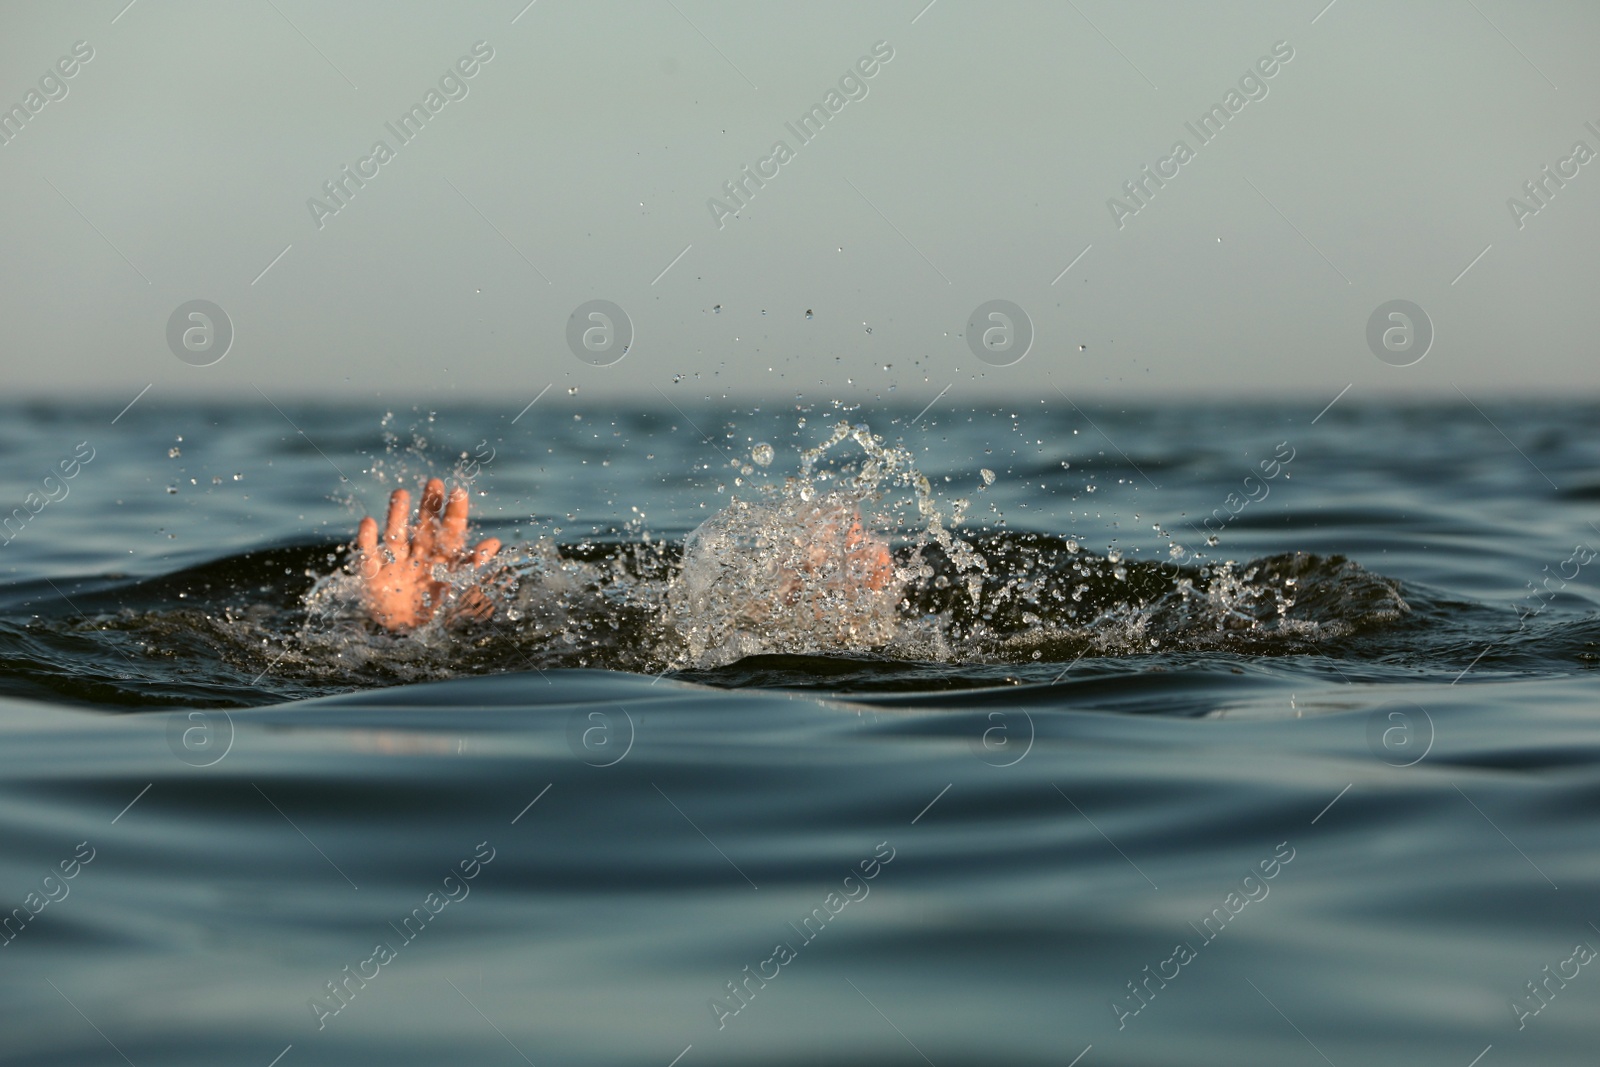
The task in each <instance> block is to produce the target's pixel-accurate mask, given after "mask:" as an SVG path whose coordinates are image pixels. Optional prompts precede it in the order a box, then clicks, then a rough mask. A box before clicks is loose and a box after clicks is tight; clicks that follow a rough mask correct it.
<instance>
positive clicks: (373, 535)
mask: <svg viewBox="0 0 1600 1067" xmlns="http://www.w3.org/2000/svg"><path fill="white" fill-rule="evenodd" d="M356 551H357V553H358V555H357V565H358V566H359V568H360V572H361V576H362V577H363V578H372V577H375V576H376V575H377V573H378V568H379V567H381V566H383V561H382V559H380V558H379V556H378V520H376V519H374V518H373V517H372V516H371V515H368V516H366V517H365V518H363V519H362V520H361V526H360V527H359V528H358V529H357V530H356Z"/></svg>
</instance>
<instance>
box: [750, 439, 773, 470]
mask: <svg viewBox="0 0 1600 1067" xmlns="http://www.w3.org/2000/svg"><path fill="white" fill-rule="evenodd" d="M750 458H751V459H753V460H755V463H756V466H758V467H767V466H771V464H772V446H771V445H769V444H767V443H765V442H762V443H761V444H759V445H756V446H755V447H754V448H752V449H751V450H750Z"/></svg>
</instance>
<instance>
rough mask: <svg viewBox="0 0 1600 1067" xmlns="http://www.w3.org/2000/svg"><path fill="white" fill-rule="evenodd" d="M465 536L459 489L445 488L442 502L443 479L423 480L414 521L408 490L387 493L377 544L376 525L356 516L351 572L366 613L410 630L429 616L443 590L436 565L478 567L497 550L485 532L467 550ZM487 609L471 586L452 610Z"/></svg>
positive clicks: (483, 614)
mask: <svg viewBox="0 0 1600 1067" xmlns="http://www.w3.org/2000/svg"><path fill="white" fill-rule="evenodd" d="M466 537H467V492H466V490H465V489H462V488H460V487H457V488H455V489H453V490H451V492H450V499H449V501H448V502H446V500H445V493H444V482H442V481H440V480H439V479H438V478H434V479H432V480H431V481H429V482H428V484H427V485H426V486H425V487H424V488H423V490H422V504H421V506H420V507H419V508H418V510H417V521H416V524H415V526H413V525H412V524H411V494H410V493H408V492H406V491H405V490H404V489H396V490H395V491H394V492H393V493H392V494H391V495H390V497H389V518H388V522H387V524H386V526H385V530H384V535H383V544H382V545H381V546H380V545H379V544H378V524H377V522H376V521H375V520H374V519H373V518H372V516H370V515H369V516H367V517H365V518H363V519H362V520H361V528H360V531H359V532H358V533H357V535H356V550H357V554H356V573H357V574H359V575H360V577H361V581H362V588H361V600H362V604H363V605H364V606H365V607H366V609H367V614H369V615H370V616H371V617H372V619H373V621H374V622H377V623H378V624H380V625H382V626H384V627H386V628H388V629H390V630H411V629H414V628H416V627H418V626H421V625H422V624H423V623H425V622H427V621H428V620H429V619H431V618H433V616H434V613H435V612H437V611H438V610H439V607H440V606H441V605H442V604H443V603H444V600H445V594H446V592H447V591H448V589H449V583H448V582H447V581H445V580H444V578H443V576H440V575H437V574H436V568H438V567H441V566H442V567H443V568H444V570H445V571H446V572H450V573H454V572H456V571H459V570H462V569H463V568H469V567H470V568H476V567H481V566H483V565H484V564H485V563H487V562H489V560H490V559H492V558H493V557H494V554H495V553H496V552H498V551H500V541H499V539H498V538H494V537H490V538H487V539H485V540H483V541H480V542H478V544H477V545H475V546H474V547H473V548H472V550H471V551H470V552H469V551H467V549H466V547H465V546H466ZM493 613H494V604H493V603H492V602H491V601H490V600H489V599H488V597H486V596H484V595H483V593H482V591H481V590H480V589H479V588H477V587H476V586H474V587H472V588H471V589H469V590H468V591H467V592H466V593H465V594H464V595H463V596H462V597H460V599H459V601H458V603H457V605H456V606H455V608H454V610H453V613H452V614H453V615H455V616H464V617H468V618H478V619H486V618H488V617H489V616H490V615H492V614H493Z"/></svg>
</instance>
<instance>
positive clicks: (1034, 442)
mask: <svg viewBox="0 0 1600 1067" xmlns="http://www.w3.org/2000/svg"><path fill="white" fill-rule="evenodd" d="M667 395H668V396H669V397H670V398H671V402H670V403H669V404H667V405H663V406H662V407H661V408H660V409H658V410H639V411H620V412H619V411H616V410H614V409H611V408H608V407H606V406H605V405H603V404H599V403H596V402H591V401H589V400H588V399H587V398H585V397H583V396H581V395H568V394H565V393H564V391H561V390H556V391H552V393H551V395H548V396H544V397H543V398H542V399H541V400H540V401H539V402H538V403H537V404H536V405H535V406H533V407H532V408H529V409H522V405H523V403H525V400H522V399H517V400H514V401H512V402H508V403H507V404H506V405H505V407H504V408H495V407H488V406H482V407H469V406H465V405H449V406H444V407H438V408H433V409H430V408H427V407H411V406H407V405H391V406H389V407H385V406H384V405H383V404H382V402H374V403H373V404H368V405H359V404H350V405H344V406H329V405H321V406H318V405H310V404H305V403H298V402H289V401H286V400H283V399H279V400H278V401H277V402H276V403H275V404H274V403H273V402H271V401H267V400H265V399H257V398H251V399H250V400H249V401H248V402H244V401H241V402H238V403H205V402H197V403H188V404H177V403H170V402H169V403H163V402H162V401H161V400H160V398H159V397H157V396H155V395H151V396H148V397H144V398H143V399H141V400H140V401H139V402H138V403H136V404H135V405H133V406H132V407H131V408H129V409H127V410H126V411H124V412H122V413H121V414H120V415H119V411H120V410H121V409H122V408H123V405H124V404H125V403H126V401H125V400H118V401H114V402H112V401H108V402H106V403H103V404H90V403H79V404H72V405H47V404H39V405H32V406H29V405H23V404H17V403H11V404H10V405H9V406H6V407H4V408H3V409H0V459H3V464H0V471H3V478H0V494H3V495H0V519H5V520H7V521H6V524H5V526H4V532H3V533H0V542H3V543H0V733H3V744H0V909H3V910H0V915H3V916H5V919H4V922H3V923H0V929H3V933H0V938H3V940H0V991H3V997H0V1004H3V1007H0V1062H4V1063H6V1064H59V1063H71V1064H75V1065H95V1064H124V1063H126V1064H135V1065H138V1067H147V1065H156V1064H162V1065H187V1064H197V1065H198V1064H205V1065H215V1064H222V1063H230V1064H244V1065H249V1064H255V1065H258V1067H270V1065H277V1067H301V1065H311V1064H349V1063H372V1064H386V1065H411V1064H416V1065H438V1064H459V1063H472V1064H478V1065H490V1064H518V1063H530V1064H538V1065H540V1067H544V1065H546V1064H573V1065H587V1064H594V1065H611V1067H622V1065H642V1067H670V1065H677V1067H701V1065H708V1064H764V1065H775V1067H786V1065H798V1064H830V1065H843V1064H874V1065H891V1064H908V1065H909V1064H924V1063H928V1064H936V1065H938V1067H957V1065H969V1064H970V1065H989V1067H993V1065H1002V1064H1006V1065H1009V1064H1017V1065H1024V1064H1026V1065H1035V1064H1037V1065H1045V1064H1050V1065H1059V1067H1067V1065H1069V1064H1076V1065H1078V1067H1110V1065H1141V1067H1166V1065H1213V1064H1215V1065H1229V1067H1233V1065H1237V1064H1241V1063H1264V1064H1275V1065H1293V1064H1306V1065H1313V1064H1324V1063H1327V1064H1335V1065H1338V1067H1346V1065H1351V1064H1367V1065H1385V1064H1396V1065H1401V1064H1403V1065H1406V1067H1426V1065H1440V1067H1469V1065H1473V1064H1476V1065H1479V1067H1496V1065H1501V1064H1544V1065H1566V1064H1573V1065H1577V1064H1584V1065H1590V1064H1593V1063H1594V1062H1595V1060H1596V1056H1597V1055H1600V1023H1597V1022H1596V1019H1597V1018H1600V963H1596V962H1595V961H1596V959H1597V956H1596V950H1597V949H1600V844H1597V837H1596V832H1595V816H1596V814H1597V811H1600V702H1597V700H1596V697H1597V695H1600V674H1597V673H1596V668H1597V666H1600V614H1597V611H1596V605H1597V599H1596V597H1597V592H1596V590H1597V583H1596V576H1597V575H1600V527H1597V523H1600V435H1597V434H1596V433H1595V430H1594V428H1595V426H1596V425H1597V424H1600V406H1596V405H1594V404H1576V403H1574V404H1555V403H1532V402H1513V401H1509V400H1494V399H1491V398H1479V400H1478V402H1477V403H1476V404H1472V403H1458V404H1448V405H1426V404H1418V405H1410V406H1407V405H1398V404H1389V405H1383V404H1377V403H1373V402H1370V401H1365V402H1364V401H1362V400H1361V399H1360V397H1359V396H1357V395H1350V396H1345V397H1343V398H1342V399H1340V400H1339V401H1338V402H1337V403H1336V404H1335V405H1333V406H1332V407H1331V408H1330V409H1328V410H1326V411H1325V412H1324V411H1321V409H1322V408H1323V405H1324V404H1325V403H1326V401H1325V400H1311V401H1284V402H1281V403H1260V402H1253V403H1244V402H1239V403H1233V402H1227V401H1207V402H1203V403H1202V402H1196V403H1190V404H1183V405H1177V404H1173V405H1168V406H1159V407H1148V408H1127V409H1122V408H1111V407H1107V406H1104V405H1091V404H1089V403H1088V402H1080V403H1078V404H1074V403H1073V402H1071V401H1068V400H1066V399H1064V398H1062V399H1059V400H1058V399H1057V398H1056V397H1054V396H1050V397H1047V398H1046V400H1045V402H1044V403H1040V402H1039V401H1038V400H1037V399H1034V400H1032V401H1030V402H1028V403H1025V404H1022V405H1018V406H1009V407H1006V406H977V407H972V406H963V405H960V404H952V403H951V402H950V401H949V400H948V399H947V400H945V401H944V402H942V403H940V404H936V405H934V406H933V407H931V408H929V409H928V410H926V411H919V410H918V406H911V407H906V408H903V409H902V408H874V409H870V410H868V409H858V410H844V409H841V408H838V407H835V406H830V405H825V404H809V403H801V404H799V405H797V404H794V403H789V404H782V405H765V406H762V407H759V408H757V407H753V406H751V405H735V404H732V403H731V402H729V403H722V404H715V405H714V404H708V403H706V402H705V401H703V400H700V401H695V400H694V399H693V398H692V397H690V396H689V395H688V394H685V395H684V396H683V397H681V398H680V397H679V396H678V395H677V394H676V393H673V392H669V393H668V394H667ZM519 411H520V414H519ZM1319 412H1321V413H1320V414H1319ZM841 424H842V427H843V428H842V429H841V428H840V427H841ZM868 427H870V429H869V428H868ZM833 437H839V438H841V439H840V440H837V441H834V442H833V443H832V444H831V445H830V446H829V447H828V448H826V449H825V450H819V451H817V452H814V453H812V455H811V456H810V457H809V458H806V457H804V455H803V453H805V451H806V450H807V449H816V448H817V446H819V444H821V443H823V442H825V441H828V440H830V439H831V438H833ZM763 446H767V447H763ZM808 467H809V468H810V474H809V475H806V476H804V477H802V475H803V474H805V471H806V470H807V469H808ZM69 472H70V473H69ZM430 474H437V475H439V476H442V477H446V478H453V479H455V480H457V481H464V482H465V483H467V484H470V486H471V493H472V506H473V509H474V523H475V529H476V530H478V531H481V535H483V536H488V535H493V536H497V537H499V538H501V539H502V540H504V541H505V542H506V543H507V544H508V546H512V547H510V548H508V549H507V550H506V551H505V552H504V553H503V555H504V557H505V558H506V560H507V563H508V565H509V567H510V569H509V570H507V571H503V572H500V573H501V576H502V578H504V579H505V582H504V586H505V588H504V591H503V592H504V597H505V599H504V600H502V601H500V602H499V603H500V607H499V610H497V613H496V616H495V618H494V619H492V620H490V621H489V622H487V623H471V622H467V623H461V624H458V625H455V626H445V625H442V624H437V625H431V626H429V627H425V628H423V629H422V630H419V631H417V632H415V633H412V634H405V635H392V634H387V633H383V632H380V631H379V630H378V628H376V627H374V626H372V625H371V624H369V623H367V622H365V621H364V619H363V618H362V615H361V611H360V607H359V600H358V599H357V598H356V597H355V596H354V595H353V594H352V591H351V587H352V579H351V578H350V577H349V576H348V575H347V574H343V573H342V572H343V571H344V568H345V567H346V564H347V560H348V557H347V555H346V553H345V550H344V546H345V545H347V544H348V543H349V541H350V539H351V538H352V536H353V532H354V529H355V525H356V523H357V521H358V520H359V519H360V517H361V516H362V515H364V514H374V515H378V516H380V517H381V515H382V513H383V509H384V507H385V503H386V499H387V496H388V494H389V492H390V491H391V490H393V489H395V488H400V487H404V488H409V489H411V490H412V491H413V492H414V491H415V490H416V488H417V486H418V485H419V483H420V479H422V478H424V477H426V476H428V475H430ZM839 494H844V497H840V496H839ZM844 498H849V499H851V500H854V499H858V498H859V499H860V500H861V501H862V511H863V514H864V515H866V517H867V521H868V525H869V526H871V527H873V528H876V529H878V530H879V531H881V533H882V535H883V536H885V537H887V538H889V539H891V541H892V543H893V546H894V562H895V565H896V567H897V568H898V571H897V578H896V583H895V586H894V587H893V588H892V589H891V590H890V591H889V592H888V593H886V594H879V593H875V592H873V591H871V590H860V591H854V590H852V589H850V588H840V587H839V586H838V585H837V584H834V585H832V586H828V587H826V588H818V589H810V588H809V587H808V588H807V589H806V590H803V591H802V594H798V595H799V599H798V600H796V599H795V598H794V597H790V599H789V600H783V599H782V597H781V596H778V595H777V594H775V593H774V589H775V588H776V585H775V582H776V581H777V579H776V578H775V577H774V576H775V575H778V576H779V577H781V573H782V572H783V567H784V566H787V564H783V563H781V562H780V564H777V565H774V564H772V563H771V560H773V559H779V560H780V561H781V560H784V559H790V558H791V557H790V556H785V553H792V552H793V551H796V550H799V551H805V548H804V546H797V545H796V544H795V543H794V542H795V538H794V537H791V536H790V534H795V535H796V536H801V535H802V534H803V533H804V530H803V528H802V527H800V526H796V525H794V524H793V523H792V522H791V520H793V519H794V517H795V516H796V515H799V514H800V513H802V512H804V511H805V510H806V508H807V507H808V506H810V505H811V504H813V503H816V502H817V501H822V500H835V501H837V500H838V499H844ZM963 502H964V503H963ZM725 509H728V510H725ZM719 515H720V517H718V516H719ZM958 515H959V516H960V517H961V519H960V521H959V522H957V516H958ZM707 520H711V522H710V524H709V525H707V526H704V527H702V523H706V522H707ZM786 523H788V524H789V525H785V524H786ZM697 528H700V531H699V533H697V534H695V535H694V536H693V537H689V536H688V535H690V534H691V531H695V530H696V529H697ZM686 538H687V547H685V543H686ZM802 539H803V538H802ZM774 566H776V567H777V569H776V570H775V569H774ZM791 569H792V568H791ZM802 570H804V568H802ZM775 596H778V599H776V600H774V599H773V598H774V597H775ZM762 604H765V605H767V607H764V608H761V607H759V605H762ZM751 605H757V607H752V606H751ZM774 605H775V606H774ZM1475 1057H1476V1058H1475Z"/></svg>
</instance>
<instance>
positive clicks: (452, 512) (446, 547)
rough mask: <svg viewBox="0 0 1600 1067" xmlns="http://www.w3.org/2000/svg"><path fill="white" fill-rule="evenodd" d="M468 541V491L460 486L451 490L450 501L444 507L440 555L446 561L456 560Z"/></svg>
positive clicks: (440, 530)
mask: <svg viewBox="0 0 1600 1067" xmlns="http://www.w3.org/2000/svg"><path fill="white" fill-rule="evenodd" d="M440 488H443V486H442V485H441V486H440ZM466 540H467V491H466V490H465V489H463V488H461V487H460V486H459V485H458V486H456V487H455V488H454V489H452V490H450V500H449V502H448V503H447V504H445V507H444V522H443V524H441V526H440V527H439V540H438V554H439V555H440V556H442V557H444V558H445V559H455V558H456V557H457V556H459V555H461V550H462V547H463V546H464V545H465V544H466Z"/></svg>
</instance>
